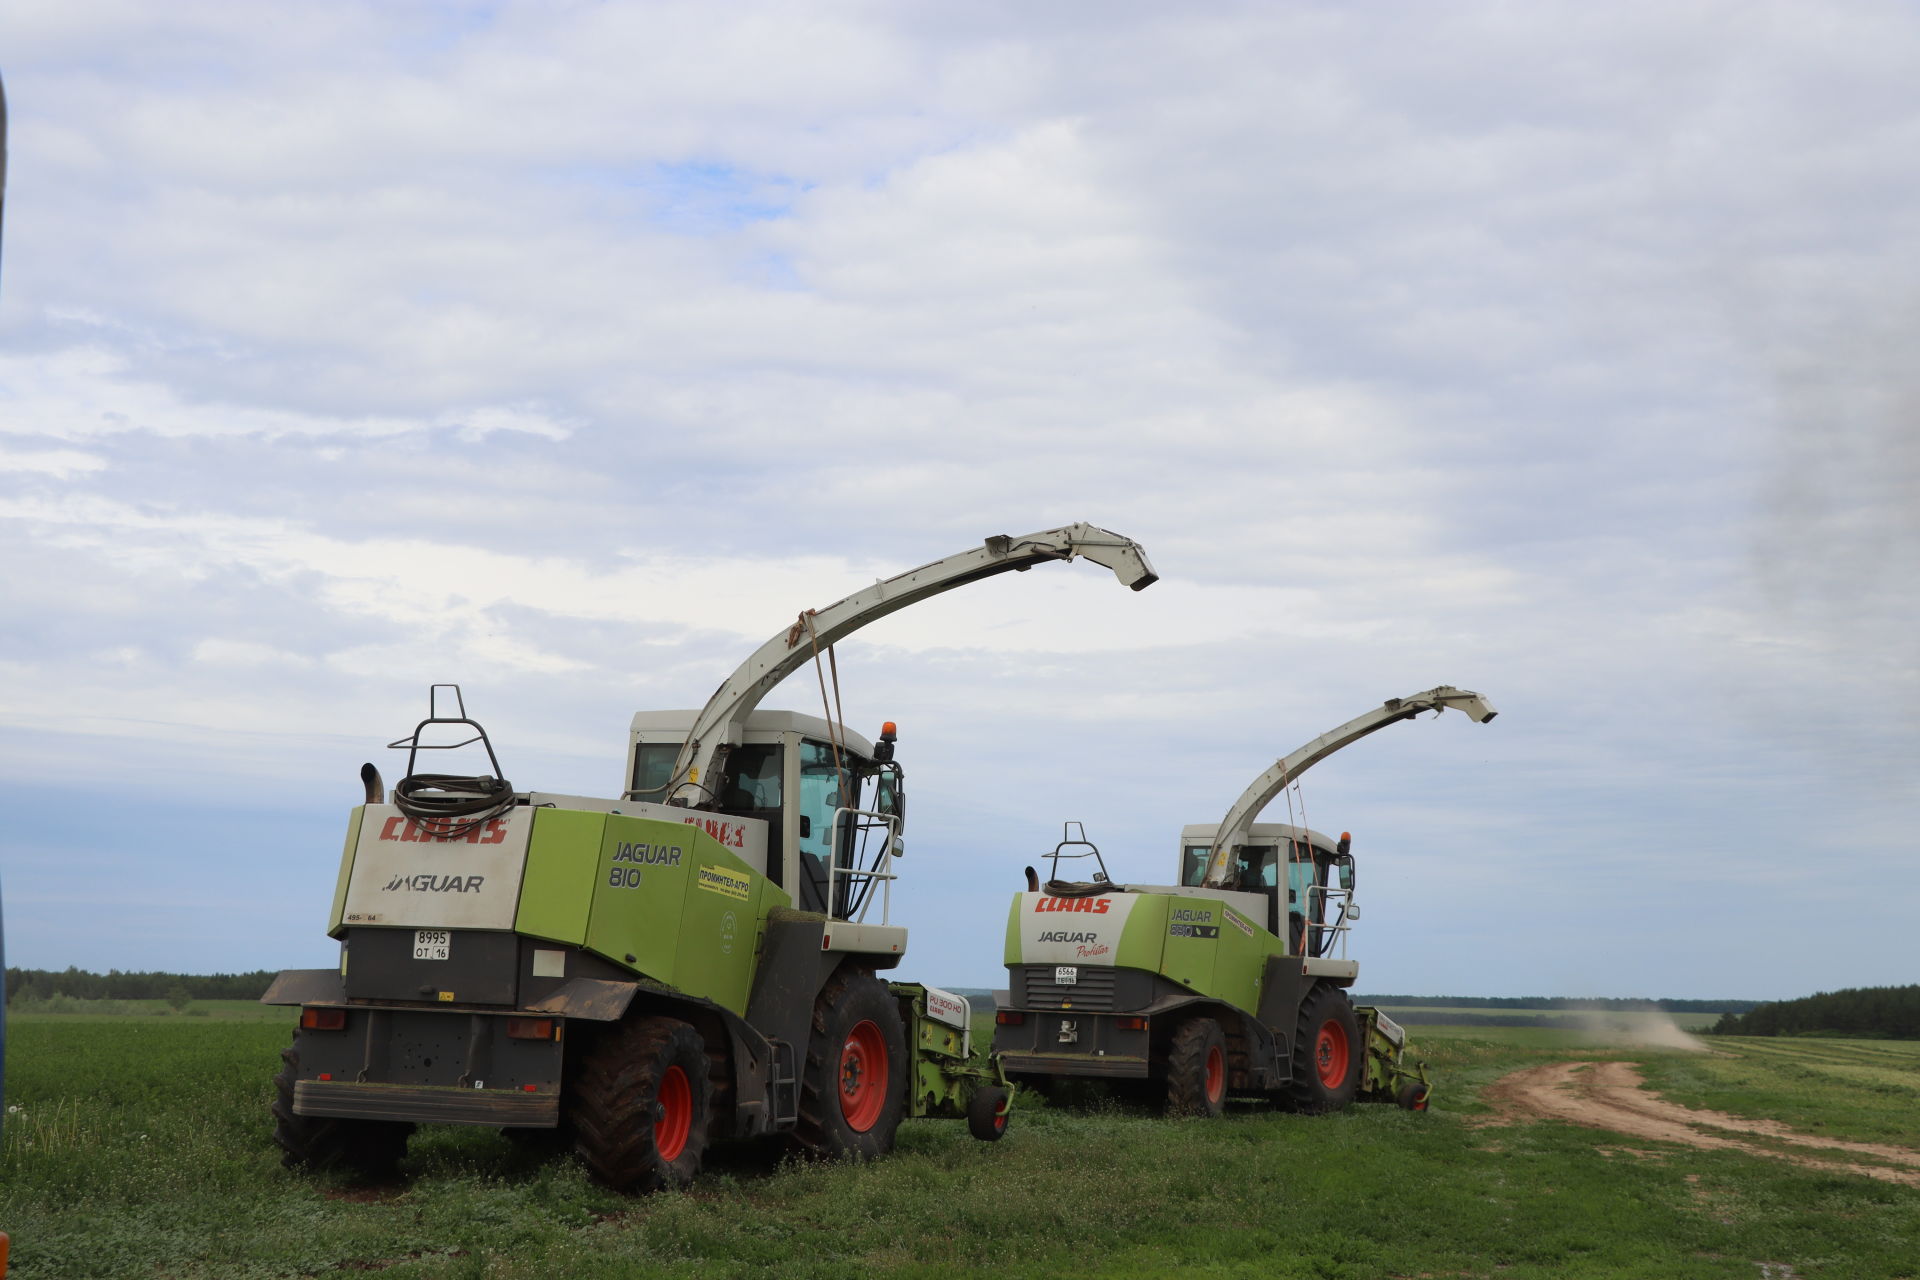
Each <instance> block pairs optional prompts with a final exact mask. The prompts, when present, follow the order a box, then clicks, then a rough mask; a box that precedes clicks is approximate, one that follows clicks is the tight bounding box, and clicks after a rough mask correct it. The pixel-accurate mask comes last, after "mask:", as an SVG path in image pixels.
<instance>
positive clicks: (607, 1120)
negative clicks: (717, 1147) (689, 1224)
mask: <svg viewBox="0 0 1920 1280" xmlns="http://www.w3.org/2000/svg"><path fill="white" fill-rule="evenodd" d="M712 1101H713V1086H712V1083H711V1082H710V1081H709V1080H708V1078H707V1049H706V1044H705V1043H704V1042H703V1041H702V1040H701V1039H700V1033H699V1032H698V1031H695V1030H694V1029H693V1028H692V1027H690V1026H688V1025H687V1024H686V1023H684V1022H681V1021H680V1020H679V1019H677V1018H661V1017H652V1018H640V1019H637V1020H635V1021H632V1022H626V1023H622V1024H621V1025H619V1026H617V1027H615V1028H613V1029H612V1030H611V1031H609V1032H608V1033H607V1034H606V1035H604V1036H603V1037H602V1038H601V1039H600V1040H599V1042H598V1043H596V1044H595V1045H594V1046H593V1047H592V1049H590V1050H589V1051H588V1053H587V1057H586V1060H585V1062H583V1063H582V1064H581V1068H580V1076H579V1079H578V1080H577V1081H576V1082H575V1084H574V1087H573V1089H572V1091H571V1093H570V1094H569V1095H568V1115H567V1120H568V1125H569V1127H570V1128H571V1129H572V1131H573V1149H574V1151H575V1153H576V1154H578V1155H579V1157H580V1159H581V1161H582V1162H583V1163H585V1165H586V1166H587V1169H588V1171H589V1172H590V1173H592V1174H593V1176H594V1177H595V1178H596V1179H597V1180H599V1181H600V1182H602V1183H605V1184H606V1185H607V1186H609V1187H612V1188H613V1189H614V1190H615V1191H622V1192H625V1193H627V1194H629V1195H637V1194H640V1193H642V1192H648V1191H658V1190H660V1189H662V1188H663V1187H684V1186H686V1185H687V1184H688V1183H690V1182H692V1181H693V1180H694V1178H695V1176H697V1175H698V1174H699V1172H700V1160H701V1157H703V1156H704V1155H705V1154H706V1150H707V1135H708V1131H709V1129H710V1128H711V1126H712V1119H713V1107H712Z"/></svg>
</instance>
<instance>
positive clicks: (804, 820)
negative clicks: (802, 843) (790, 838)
mask: <svg viewBox="0 0 1920 1280" xmlns="http://www.w3.org/2000/svg"><path fill="white" fill-rule="evenodd" d="M800 838H801V839H802V840H811V839H812V838H813V819H812V818H809V817H808V816H807V815H806V814H804V813H803V814H801V815H800Z"/></svg>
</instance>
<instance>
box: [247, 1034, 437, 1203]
mask: <svg viewBox="0 0 1920 1280" xmlns="http://www.w3.org/2000/svg"><path fill="white" fill-rule="evenodd" d="M294 1041H295V1043H294V1044H291V1045H288V1046H287V1047H286V1048H284V1049H282V1050H281V1051H280V1064H281V1065H280V1071H279V1074H277V1075H276V1076H274V1078H273V1106H272V1110H273V1142H274V1145H275V1146H277V1147H279V1148H280V1163H281V1164H283V1165H285V1166H286V1167H287V1168H289V1169H313V1170H316V1171H320V1170H327V1169H341V1170H346V1171H349V1172H352V1173H355V1174H358V1175H359V1176H360V1177H363V1178H390V1177H392V1176H393V1174H394V1171H395V1167H396V1166H397V1165H399V1163H400V1159H401V1157H402V1156H404V1155H406V1154H407V1139H408V1138H409V1137H411V1136H412V1134H413V1126H412V1125H411V1124H404V1123H401V1122H400V1121H396V1120H345V1119H338V1118H335V1117H333V1116H303V1115H299V1114H296V1113H295V1111H294V1109H293V1086H294V1082H295V1081H297V1080H298V1079H299V1078H300V1050H299V1048H298V1047H297V1046H298V1043H299V1033H298V1032H295V1033H294Z"/></svg>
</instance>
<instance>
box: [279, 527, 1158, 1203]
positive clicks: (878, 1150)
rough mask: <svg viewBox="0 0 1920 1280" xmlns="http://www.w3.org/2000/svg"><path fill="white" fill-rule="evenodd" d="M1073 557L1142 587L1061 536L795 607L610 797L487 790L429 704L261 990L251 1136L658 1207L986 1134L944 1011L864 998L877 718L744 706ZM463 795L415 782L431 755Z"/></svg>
mask: <svg viewBox="0 0 1920 1280" xmlns="http://www.w3.org/2000/svg"><path fill="white" fill-rule="evenodd" d="M1076 557H1085V558H1086V559H1089V560H1092V561H1094V562H1095V563H1098V564H1102V565H1105V566H1107V567H1109V568H1111V569H1112V570H1113V571H1114V573H1115V575H1116V576H1117V577H1118V578H1119V579H1120V581H1121V582H1122V583H1123V584H1124V585H1126V586H1128V587H1131V588H1132V589H1134V590H1136V591H1137V590H1140V589H1141V588H1143V587H1146V586H1148V585H1150V584H1151V583H1152V582H1153V581H1155V576H1154V573H1153V570H1152V567H1151V566H1150V565H1149V564H1148V563H1147V560H1146V556H1145V553H1144V552H1143V551H1142V550H1141V549H1140V548H1139V547H1138V546H1137V545H1136V544H1135V543H1133V542H1131V541H1130V540H1128V539H1126V538H1123V537H1121V536H1119V535H1117V534H1113V533H1109V532H1107V531H1106V530H1104V529H1097V528H1094V527H1093V526H1091V525H1085V524H1076V525H1070V526H1066V527H1063V528H1059V529H1049V530H1045V531H1043V532H1040V533H1036V534H1030V535H1028V536H1027V537H1024V538H1009V537H996V538H989V539H987V540H986V542H985V543H984V544H983V545H981V546H979V547H975V548H972V549H970V550H968V551H963V552H961V553H959V554H958V555H954V556H949V557H947V558H946V559H943V560H937V561H934V562H933V563H931V564H928V565H923V566H921V567H920V568H918V569H914V570H910V571H909V572H907V573H904V574H900V575H898V576H896V577H893V578H889V579H886V580H884V581H881V582H877V583H875V584H874V585H872V586H870V587H868V588H866V589H865V590H863V591H860V592H856V593H855V594H853V595H851V596H849V597H847V598H846V599H844V600H841V601H839V602H837V603H835V604H833V605H830V606H827V607H826V608H823V609H818V610H808V611H807V612H805V613H803V614H801V615H800V617H799V619H798V620H797V621H796V622H795V623H794V624H793V625H791V626H790V627H784V628H782V629H781V630H780V631H779V632H777V633H776V634H775V635H774V636H773V637H772V638H771V639H770V640H768V641H767V643H766V644H764V645H762V646H761V647H760V648H759V649H758V650H757V651H756V652H755V653H754V654H752V655H751V656H750V657H749V658H748V659H747V661H746V662H744V663H743V664H742V665H741V666H740V667H739V668H738V669H737V670H736V671H735V672H734V673H733V675H732V676H730V677H729V678H728V679H727V680H726V681H725V682H724V683H722V685H721V686H720V688H719V689H718V690H717V691H716V692H715V693H714V695H713V697H712V698H710V699H709V700H708V702H707V704H706V706H704V707H703V708H701V709H699V710H697V711H662V712H641V713H639V714H638V715H636V716H634V717H633V720H632V722H631V724H630V726H629V732H628V741H627V751H626V763H625V768H624V771H623V773H622V776H621V782H620V789H619V794H618V795H617V797H615V798H611V799H602V798H595V797H587V796H574V795H561V794H555V793H550V792H540V791H532V790H520V789H517V788H515V787H514V786H513V784H511V783H509V782H507V781H506V780H505V778H504V777H503V776H502V773H501V766H500V762H499V760H498V758H497V756H496V755H495V753H494V744H493V742H492V741H491V739H490V738H489V737H488V736H487V734H486V731H485V730H484V729H482V728H481V727H480V725H479V724H478V723H477V722H476V721H475V720H474V719H473V718H472V717H470V716H469V715H468V713H467V708H466V705H465V701H464V698H463V697H462V695H461V691H460V690H459V689H458V688H456V687H455V686H452V685H440V686H435V687H434V689H433V691H432V695H431V697H432V703H431V706H430V708H429V714H428V716H427V717H426V719H424V720H422V721H421V722H420V723H419V725H418V726H417V727H416V728H415V730H414V732H413V734H412V735H411V736H409V737H405V738H402V739H400V740H399V741H397V742H394V743H391V744H389V745H391V746H393V747H396V748H399V749H404V750H405V751H406V752H407V761H408V764H407V773H406V776H405V777H403V778H402V779H401V780H400V781H399V782H398V783H397V784H395V786H394V788H393V794H392V796H391V797H388V796H387V795H386V792H385V787H384V783H383V782H382V780H381V779H380V776H379V774H378V772H377V771H376V770H374V769H373V768H372V766H367V767H366V768H364V769H363V770H362V772H361V777H362V782H363V785H364V788H365V803H364V804H363V805H361V806H360V807H359V808H357V809H355V810H354V811H353V814H352V816H351V819H350V821H349V824H348V833H347V840H346V846H345V850H344V852H343V855H342V859H341V867H340V876H339V881H338V887H337V889H336V891H335V894H334V902H333V913H332V917H331V920H330V923H329V933H330V934H331V936H333V937H334V938H336V939H338V940H339V942H340V965H339V967H338V969H337V970H336V969H308V970H289V971H287V972H284V973H282V974H280V975H279V977H278V978H277V979H276V980H275V982H274V983H273V985H272V987H271V988H270V989H269V990H268V992H267V994H266V995H265V996H264V997H263V1000H264V1001H265V1002H266V1003H269V1004H285V1005H297V1006H299V1008H300V1015H299V1026H298V1028H297V1029H296V1031H295V1033H294V1042H293V1045H292V1046H291V1047H290V1048H288V1049H287V1050H285V1051H284V1052H283V1054H282V1060H283V1063H284V1067H283V1069H282V1071H281V1072H280V1074H279V1075H278V1076H277V1077H276V1080H275V1084H276V1095H275V1099H274V1103H273V1112H274V1116H275V1120H276V1129H275V1140H276V1141H277V1142H278V1143H279V1145H280V1146H281V1148H282V1149H283V1151H284V1152H285V1155H286V1162H287V1163H288V1164H289V1165H306V1166H317V1167H324V1166H329V1165H342V1166H348V1167H353V1168H358V1169H360V1170H362V1171H367V1172H377V1171H380V1170H384V1169H387V1168H389V1167H391V1166H392V1165H393V1164H394V1163H395V1162H396V1161H397V1160H398V1159H399V1158H400V1157H401V1155H402V1154H404V1151H405V1147H406V1143H407V1140H408V1136H409V1134H410V1133H411V1131H412V1129H413V1128H414V1127H415V1126H416V1125H417V1124H420V1123H426V1122H436V1123H446V1124H464V1125H485V1126H492V1127H497V1128H500V1129H502V1130H504V1131H506V1132H508V1133H509V1134H513V1135H520V1136H523V1137H524V1136H528V1135H532V1136H535V1137H538V1136H540V1135H542V1134H548V1135H555V1136H558V1137H560V1138H562V1139H564V1140H565V1141H566V1142H567V1143H569V1144H570V1145H571V1146H572V1147H573V1149H574V1150H575V1151H576V1152H577V1153H578V1155H579V1156H580V1157H581V1159H582V1160H583V1161H584V1162H585V1163H586V1165H587V1167H588V1168H589V1170H590V1171H591V1172H592V1173H593V1174H594V1175H595V1176H596V1177H598V1178H600V1179H601V1180H602V1181H604V1182H606V1183H608V1184H609V1185H612V1186H615V1187H618V1188H621V1189H626V1190H650V1189H653V1188H657V1187H663V1186H680V1185H685V1184H686V1183H687V1182H689V1181H691V1180H692V1178H693V1177H694V1176H695V1175H696V1173H697V1172H698V1170H699V1167H700V1163H701V1159H702V1156H703V1154H704V1152H705V1150H706V1147H707V1145H708V1143H709V1142H710V1141H713V1140H717V1139H722V1138H753V1137H769V1138H780V1139H783V1140H786V1141H788V1142H790V1143H792V1144H793V1145H795V1146H796V1147H798V1148H799V1149H800V1150H802V1151H804V1152H808V1153H813V1154H818V1155H827V1156H854V1157H869V1156H876V1155H880V1154H882V1153H884V1152H886V1151H888V1150H890V1149H891V1148H892V1146H893V1140H894V1132H895V1129H896V1128H897V1127H898V1124H899V1122H900V1120H901V1119H902V1118H903V1117H905V1116H934V1115H946V1116H954V1117H960V1116H964V1117H965V1118H966V1119H967V1121H968V1124H969V1128H970V1129H971V1130H972V1131H973V1132H974V1133H975V1134H976V1135H977V1136H980V1137H983V1138H989V1139H991V1138H994V1137H997V1136H999V1134H1000V1132H1001V1131H1002V1130H1003V1129H1004V1127H1005V1124H1006V1118H1007V1112H1008V1107H1009V1103H1010V1093H1011V1091H1010V1090H1009V1089H1008V1088H1007V1082H1006V1080H1005V1077H1004V1075H1003V1074H1002V1073H1001V1071H1000V1070H999V1067H998V1065H997V1063H994V1062H992V1061H988V1062H986V1063H984V1064H983V1063H981V1062H978V1061H975V1060H974V1059H973V1058H972V1056H971V1053H970V1049H971V1044H970V1039H969V1020H970V1016H971V1008H970V1006H969V1004H968V1002H967V1001H966V1000H965V999H964V998H962V997H959V996H956V995H953V994H951V993H948V992H944V991H941V990H939V989H938V988H934V987H928V986H924V985H921V984H917V983H907V982H892V983H889V982H885V981H882V980H881V979H880V977H879V976H878V975H879V973H880V971H882V970H890V969H893V968H895V967H896V966H898V964H899V963H900V960H901V958H902V956H903V955H904V954H905V952H906V947H907V931H906V929H905V928H904V927H902V926H900V925H897V924H894V923H893V922H892V921H891V919H890V918H889V911H890V906H891V902H890V899H891V893H892V888H893V884H894V881H895V876H896V873H895V871H894V865H895V859H897V858H898V857H899V856H900V855H901V852H902V850H903V848H904V844H903V838H902V826H903V820H904V817H905V792H904V788H903V785H902V783H903V774H902V770H901V767H900V765H899V764H898V762H897V761H896V760H895V759H894V747H895V742H896V739H897V734H896V733H895V731H894V728H893V726H892V725H891V724H888V725H886V726H885V727H883V729H882V730H881V733H880V737H879V739H878V740H877V741H870V740H868V739H865V738H863V737H861V736H860V735H858V734H855V733H852V732H851V731H849V730H848V729H847V728H846V727H845V726H844V724H842V723H841V716H840V715H839V714H838V712H837V711H834V710H831V709H830V708H831V704H829V714H828V716H826V717H815V716H810V715H802V714H800V713H797V712H790V711H772V710H768V711H761V710H758V704H759V702H760V701H761V699H762V698H763V697H764V696H765V695H766V694H767V693H768V692H770V691H771V690H772V689H773V688H774V687H775V686H777V685H778V684H779V683H780V682H781V681H782V680H784V679H785V678H786V677H787V676H788V675H789V674H791V673H793V672H794V671H796V670H798V669H799V668H800V667H801V666H802V665H805V664H807V663H809V662H811V663H813V664H814V665H815V666H816V668H817V669H818V670H819V671H820V673H821V674H820V685H821V691H822V695H823V701H824V700H825V695H826V690H827V676H826V672H827V671H828V670H829V669H832V670H834V671H835V685H836V687H837V665H836V664H835V660H834V657H833V648H832V646H833V645H834V643H835V642H836V641H838V640H839V639H841V638H843V637H845V636H847V635H849V634H851V633H852V632H854V631H856V630H858V629H859V628H860V627H862V626H865V625H866V624H867V623H869V622H872V621H874V620H875V619H877V618H881V617H884V616H886V615H887V614H889V613H892V612H894V611H896V610H898V609H901V608H904V607H906V606H907V605H910V604H913V603H915V602H916V601H919V600H922V599H926V598H927V597H930V596H933V595H936V594H939V593H941V592H944V591H949V590H952V589H953V588H955V587H959V586H963V585H965V584H966V583H969V582H974V581H978V580H980V579H982V578H986V577H990V576H993V575H995V574H999V573H1003V572H1007V571H1020V570H1025V569H1028V568H1031V567H1032V566H1034V565H1036V564H1042V563H1046V562H1048V561H1055V560H1071V559H1074V558H1076ZM463 748H464V749H466V751H467V755H466V756H465V757H463V758H464V759H467V760H475V759H476V758H477V757H476V754H475V753H476V752H478V753H482V754H484V757H485V761H486V763H485V765H484V768H485V770H486V772H484V773H475V774H472V775H460V774H454V773H423V772H421V771H420V767H421V765H422V762H423V760H424V759H426V758H429V757H431V755H432V753H434V752H436V751H442V750H447V751H454V750H458V749H463Z"/></svg>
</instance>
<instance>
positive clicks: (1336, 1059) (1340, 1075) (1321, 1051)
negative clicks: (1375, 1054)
mask: <svg viewBox="0 0 1920 1280" xmlns="http://www.w3.org/2000/svg"><path fill="white" fill-rule="evenodd" d="M1313 1058H1314V1067H1315V1068H1316V1069H1317V1070H1318V1071H1319V1073H1320V1083H1321V1084H1323V1085H1325V1086H1326V1087H1327V1088H1329V1089H1338V1088H1339V1087H1340V1086H1341V1085H1344V1084H1345V1083H1346V1082H1347V1066H1348V1064H1349V1063H1350V1062H1351V1061H1352V1050H1351V1048H1350V1047H1349V1046H1348V1044H1347V1029H1346V1028H1345V1027H1343V1026H1341V1025H1340V1024H1339V1023H1338V1022H1335V1021H1332V1020H1331V1019H1329V1020H1328V1021H1327V1022H1325V1023H1323V1024H1321V1027H1320V1034H1319V1036H1318V1037H1316V1038H1315V1040H1314V1046H1313Z"/></svg>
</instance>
